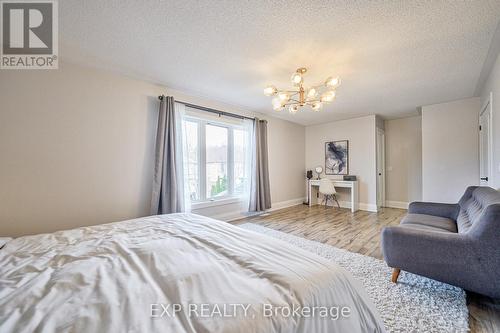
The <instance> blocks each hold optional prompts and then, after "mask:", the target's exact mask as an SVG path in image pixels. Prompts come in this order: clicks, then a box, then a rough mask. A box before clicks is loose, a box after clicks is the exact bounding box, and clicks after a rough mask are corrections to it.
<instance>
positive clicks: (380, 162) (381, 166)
mask: <svg viewBox="0 0 500 333" xmlns="http://www.w3.org/2000/svg"><path fill="white" fill-rule="evenodd" d="M384 206H385V131H384V130H383V129H381V128H377V210H378V209H380V208H381V207H384Z"/></svg>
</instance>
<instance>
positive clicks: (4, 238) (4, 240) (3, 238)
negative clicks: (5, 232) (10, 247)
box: [0, 237, 12, 249]
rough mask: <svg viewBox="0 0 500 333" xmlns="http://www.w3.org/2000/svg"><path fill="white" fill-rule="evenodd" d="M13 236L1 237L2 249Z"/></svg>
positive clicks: (0, 244) (0, 245) (0, 246)
mask: <svg viewBox="0 0 500 333" xmlns="http://www.w3.org/2000/svg"><path fill="white" fill-rule="evenodd" d="M11 240H12V238H11V237H0V249H1V248H2V247H3V246H4V245H5V244H7V242H8V241H11Z"/></svg>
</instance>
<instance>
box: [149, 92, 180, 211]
mask: <svg viewBox="0 0 500 333" xmlns="http://www.w3.org/2000/svg"><path fill="white" fill-rule="evenodd" d="M177 130H178V129H177V123H176V114H175V102H174V98H173V97H170V96H164V97H163V99H162V100H161V101H160V110H159V112H158V129H157V132H156V148H155V168H154V178H153V195H152V198H151V215H158V214H169V213H178V212H182V211H183V207H184V204H183V200H184V198H183V197H184V195H183V188H182V178H181V176H180V172H181V170H179V166H180V165H181V164H180V163H179V162H180V161H179V159H180V160H182V157H181V156H179V155H180V154H179V152H178V147H179V146H178V144H177V142H176V140H177V138H178V136H177Z"/></svg>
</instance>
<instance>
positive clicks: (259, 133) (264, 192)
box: [248, 118, 271, 212]
mask: <svg viewBox="0 0 500 333" xmlns="http://www.w3.org/2000/svg"><path fill="white" fill-rule="evenodd" d="M252 141H253V152H252V168H251V177H250V178H251V181H250V204H249V207H248V210H249V211H250V212H261V211H264V210H266V209H269V208H271V190H270V188H269V165H268V164H269V162H268V152H267V121H266V120H259V118H255V121H254V125H253V135H252Z"/></svg>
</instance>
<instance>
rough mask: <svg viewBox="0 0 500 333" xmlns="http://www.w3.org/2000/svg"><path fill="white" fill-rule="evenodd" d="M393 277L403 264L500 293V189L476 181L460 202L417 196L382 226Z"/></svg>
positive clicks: (447, 280)
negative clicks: (401, 214)
mask: <svg viewBox="0 0 500 333" xmlns="http://www.w3.org/2000/svg"><path fill="white" fill-rule="evenodd" d="M382 251H383V254H384V259H385V261H386V262H387V264H388V265H389V267H392V268H394V271H393V274H392V281H393V282H397V279H398V276H399V272H400V270H401V269H403V270H405V271H408V272H412V273H415V274H419V275H422V276H426V277H429V278H432V279H435V280H438V281H442V282H445V283H449V284H452V285H456V286H459V287H461V288H464V289H466V290H470V291H474V292H477V293H480V294H484V295H488V296H490V297H494V298H499V297H500V192H499V191H496V190H494V189H492V188H490V187H479V186H471V187H469V188H467V190H466V191H465V193H464V195H463V196H462V198H461V199H460V201H459V202H458V203H457V204H441V203H425V202H413V203H411V204H410V206H409V208H408V215H407V216H405V217H404V218H403V220H402V221H401V224H400V225H399V226H395V227H386V228H384V230H382Z"/></svg>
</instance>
